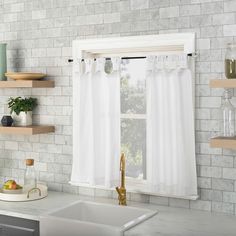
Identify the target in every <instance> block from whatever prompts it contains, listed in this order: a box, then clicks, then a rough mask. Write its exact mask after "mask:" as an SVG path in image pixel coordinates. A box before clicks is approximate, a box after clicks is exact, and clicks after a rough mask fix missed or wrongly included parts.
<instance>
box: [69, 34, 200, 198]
mask: <svg viewBox="0 0 236 236" xmlns="http://www.w3.org/2000/svg"><path fill="white" fill-rule="evenodd" d="M195 37H196V35H195V33H176V34H159V35H144V36H143V35H142V36H128V37H114V38H113V37H111V38H96V39H78V40H74V41H73V43H72V54H73V60H74V61H80V60H81V59H87V58H99V57H114V56H121V57H122V56H123V57H125V56H127V57H131V56H136V57H137V56H147V55H160V54H172V53H173V54H176V53H178V52H179V53H185V54H192V55H195V53H196V52H195ZM189 66H190V68H191V71H192V74H193V85H194V74H195V63H194V58H193V60H190V65H189ZM73 73H77V72H76V71H73ZM73 78H76V76H73ZM73 83H75V84H76V83H78V81H75V80H73ZM193 98H195V95H194V94H193ZM193 101H194V99H193ZM73 103H74V99H73ZM74 107H76V106H74ZM123 116H124V115H122V118H124V117H123ZM140 118H141V117H140ZM117 168H119V167H117ZM126 183H127V187H128V191H129V192H135V193H137V192H138V193H146V194H150V195H156V196H163V195H160V194H158V193H153V192H149V191H148V190H145V180H135V179H133V178H132V179H130V178H127V181H126ZM94 188H102V187H99V186H94ZM137 188H138V189H142V191H140V190H137ZM103 189H104V188H103ZM164 196H165V197H167V196H166V195H164ZM169 197H175V196H169ZM178 198H179V197H178ZM183 198H184V199H191V200H196V198H195V197H191V196H190V197H183Z"/></svg>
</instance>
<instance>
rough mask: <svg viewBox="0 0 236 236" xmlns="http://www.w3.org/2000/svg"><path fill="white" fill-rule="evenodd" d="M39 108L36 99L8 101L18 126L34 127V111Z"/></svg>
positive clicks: (11, 99) (12, 99) (20, 98)
mask: <svg viewBox="0 0 236 236" xmlns="http://www.w3.org/2000/svg"><path fill="white" fill-rule="evenodd" d="M36 106H37V99H36V98H32V97H29V98H22V97H17V98H12V97H10V98H9V100H8V108H10V109H11V111H10V112H11V114H12V118H13V120H14V124H15V125H16V126H27V125H32V111H33V110H34V108H35V107H36Z"/></svg>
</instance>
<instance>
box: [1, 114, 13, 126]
mask: <svg viewBox="0 0 236 236" xmlns="http://www.w3.org/2000/svg"><path fill="white" fill-rule="evenodd" d="M1 123H2V126H12V124H13V119H12V117H11V116H3V117H2V119H1Z"/></svg>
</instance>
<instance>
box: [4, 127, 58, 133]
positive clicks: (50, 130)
mask: <svg viewBox="0 0 236 236" xmlns="http://www.w3.org/2000/svg"><path fill="white" fill-rule="evenodd" d="M53 132H55V127H54V126H50V125H32V126H11V127H4V126H0V134H21V135H34V134H45V133H53Z"/></svg>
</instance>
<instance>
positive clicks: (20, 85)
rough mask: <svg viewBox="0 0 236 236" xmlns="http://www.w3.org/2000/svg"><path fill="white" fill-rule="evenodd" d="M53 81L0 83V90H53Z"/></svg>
mask: <svg viewBox="0 0 236 236" xmlns="http://www.w3.org/2000/svg"><path fill="white" fill-rule="evenodd" d="M54 87H55V82H54V81H53V80H18V81H8V80H7V81H0V88H54Z"/></svg>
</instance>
